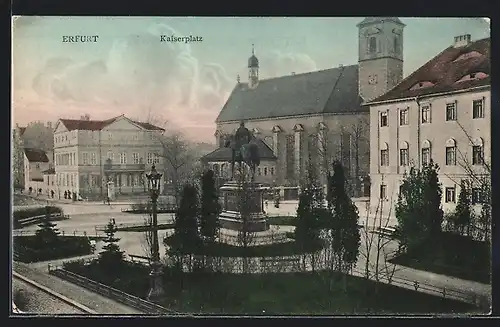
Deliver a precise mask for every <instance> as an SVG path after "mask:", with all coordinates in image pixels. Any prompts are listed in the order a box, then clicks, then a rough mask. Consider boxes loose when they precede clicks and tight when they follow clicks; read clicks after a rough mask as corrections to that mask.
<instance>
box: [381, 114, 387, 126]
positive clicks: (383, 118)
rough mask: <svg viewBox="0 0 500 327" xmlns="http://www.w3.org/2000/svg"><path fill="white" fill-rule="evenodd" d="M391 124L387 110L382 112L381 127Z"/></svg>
mask: <svg viewBox="0 0 500 327" xmlns="http://www.w3.org/2000/svg"><path fill="white" fill-rule="evenodd" d="M388 125H389V119H388V117H387V111H383V112H381V113H380V127H385V126H388Z"/></svg>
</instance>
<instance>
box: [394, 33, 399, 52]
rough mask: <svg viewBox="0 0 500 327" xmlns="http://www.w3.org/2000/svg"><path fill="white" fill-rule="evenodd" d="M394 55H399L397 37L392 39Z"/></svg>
mask: <svg viewBox="0 0 500 327" xmlns="http://www.w3.org/2000/svg"><path fill="white" fill-rule="evenodd" d="M394 53H395V54H399V39H398V37H397V36H396V37H394Z"/></svg>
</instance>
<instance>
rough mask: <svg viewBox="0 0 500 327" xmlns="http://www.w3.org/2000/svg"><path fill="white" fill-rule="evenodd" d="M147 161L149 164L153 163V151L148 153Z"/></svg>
mask: <svg viewBox="0 0 500 327" xmlns="http://www.w3.org/2000/svg"><path fill="white" fill-rule="evenodd" d="M147 163H148V165H151V164H153V154H152V153H148V156H147Z"/></svg>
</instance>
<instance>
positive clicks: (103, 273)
mask: <svg viewBox="0 0 500 327" xmlns="http://www.w3.org/2000/svg"><path fill="white" fill-rule="evenodd" d="M241 128H243V129H242V130H240V132H241V134H240V135H238V133H237V134H236V135H235V139H236V140H240V141H239V142H241V139H242V137H243V138H244V137H245V135H246V134H245V132H246V131H245V130H244V129H245V128H244V126H243V125H242V126H241ZM229 146H231V145H229ZM236 150H238V151H239V152H238V153H237V155H236V156H235V158H236V160H235V161H234V162H233V163H232V165H233V166H232V179H231V181H230V182H228V183H226V184H225V185H224V186H223V187H221V188H219V189H217V187H216V182H215V176H214V173H213V172H212V171H211V170H206V171H205V172H204V173H203V174H202V175H201V176H198V177H197V178H193V180H192V181H191V182H190V183H187V184H186V185H184V187H183V189H182V191H181V192H180V197H179V201H178V205H177V208H176V210H174V211H171V210H169V209H168V206H167V205H165V199H164V198H163V197H161V196H160V186H159V180H160V177H161V174H160V173H158V172H157V171H156V170H155V167H154V166H153V167H152V169H151V173H149V174H148V180H149V192H150V199H149V200H140V201H139V200H138V201H135V202H132V203H129V204H119V203H117V204H113V205H111V204H109V205H106V204H92V203H81V204H80V203H76V204H75V203H64V204H59V206H49V205H45V206H44V207H42V208H41V209H40V208H38V209H37V208H36V207H35V208H27V209H26V208H25V209H23V208H22V206H21V207H19V208H18V209H19V210H18V211H15V214H14V223H15V225H16V223H17V229H16V230H15V232H14V259H15V260H16V261H19V262H24V263H25V264H28V265H32V266H33V267H36V268H37V269H45V270H47V268H48V270H49V273H50V274H51V275H53V276H56V277H57V278H61V279H65V280H67V281H70V282H77V283H78V284H79V285H81V286H83V287H88V288H89V287H90V286H89V285H96V284H98V285H103V286H102V287H100V288H99V290H102V289H106V290H107V291H106V292H108V293H109V292H111V291H109V290H116V291H113V292H114V293H116V294H121V295H114V296H113V299H114V300H116V301H118V302H122V303H124V304H129V303H131V301H130V298H132V299H136V300H134V301H135V302H133V303H135V305H137V303H140V304H141V305H142V307H144V305H145V303H148V304H147V305H149V307H151V308H154V310H156V311H151V312H161V313H162V314H176V315H203V314H214V313H215V314H245V315H344V314H354V315H356V314H375V315H380V314H408V313H414V314H430V313H441V314H447V313H453V314H465V313H481V312H482V313H484V312H487V311H488V310H489V294H490V292H491V287H490V285H489V277H490V275H489V264H490V263H489V260H490V259H489V256H488V254H489V247H488V243H487V242H479V241H476V240H474V239H473V238H471V237H469V235H458V234H453V233H451V232H450V231H449V230H441V228H440V227H436V223H435V222H434V221H433V220H432V219H431V218H429V222H428V223H429V225H427V226H420V225H419V226H418V228H413V227H412V226H410V224H409V223H408V222H409V221H410V220H405V219H404V217H406V216H411V214H412V210H417V209H415V208H413V207H411V206H409V205H407V206H406V207H405V206H404V205H402V204H401V203H403V201H400V202H399V203H398V206H397V208H398V210H399V211H398V214H397V216H398V215H399V217H403V218H398V220H400V226H398V227H397V228H395V227H393V226H390V225H389V224H388V222H389V220H388V219H383V218H382V216H377V213H375V214H374V215H373V214H372V215H370V213H369V210H368V209H366V210H364V211H363V210H362V209H363V205H364V203H363V202H359V201H355V200H352V199H350V198H349V196H348V195H347V194H346V192H345V177H344V171H343V167H342V165H341V164H340V163H334V166H333V169H332V170H333V174H331V175H330V178H329V184H328V191H327V192H326V194H324V192H323V189H322V188H321V187H319V185H318V183H317V180H316V178H315V176H314V172H313V169H310V170H309V174H308V180H307V181H306V182H304V185H302V187H301V193H300V198H299V201H298V206H297V205H296V204H287V203H282V204H278V205H274V206H273V205H272V206H270V207H268V206H263V193H264V191H265V190H264V188H263V187H262V186H261V185H259V184H258V183H255V182H254V177H253V176H254V174H255V167H256V166H258V153H256V151H255V149H252V142H251V139H250V138H249V139H248V140H247V141H244V142H242V143H241V144H239V145H238V147H236ZM426 169H427V170H426ZM417 177H421V178H422V180H423V181H424V182H425V181H426V180H425V178H430V180H429V181H431V182H432V167H428V168H424V171H423V172H422V174H420V175H419V176H416V175H415V176H414V175H411V176H409V178H413V179H414V180H413V182H415V181H416V179H417ZM417 182H418V181H417ZM424 184H425V183H424ZM427 184H429V183H426V185H427ZM430 184H432V183H430ZM403 185H404V184H403ZM412 185H415V184H412ZM404 190H405V189H404V188H403V192H404ZM407 193H411V192H410V191H407ZM410 195H411V194H410ZM18 197H20V196H18ZM409 198H410V197H408V199H409ZM221 199H222V200H221ZM412 199H413V200H415V198H412ZM35 202H36V201H35ZM167 202H168V201H167ZM39 203H40V202H39ZM432 215H439V213H436V212H429V216H426V215H423V216H422V225H424V224H425V223H426V221H425V219H424V218H426V217H434V216H432ZM61 216H62V217H65V216H69V218H67V219H62V218H61V219H59V218H57V217H61ZM363 216H364V217H363ZM441 216H442V213H441ZM27 218H30V219H31V220H29V221H28V220H26V219H27ZM35 218H36V219H35ZM441 219H443V218H441ZM29 222H31V223H30V224H28V223H29ZM441 223H442V222H439V224H441ZM23 224H24V225H23ZM429 226H430V227H429ZM438 240H439V241H438ZM429 242H432V243H431V244H432V246H433V247H434V248H435V249H439V251H431V249H430V248H429V246H428V245H429ZM92 244H94V246H92ZM426 244H427V246H426ZM460 244H463V245H462V246H461V248H462V249H467V251H465V250H464V251H465V252H464V253H462V252H461V253H460V254H456V253H453V250H454V249H455V251H456V249H457V246H458V245H460ZM431 252H434V253H435V255H434V257H432V255H431V254H430V253H431ZM471 258H473V259H471ZM436 262H438V263H436ZM464 267H470V269H464ZM89 289H92V288H91V287H90V288H89ZM92 290H95V288H94V289H92ZM99 292H101V294H104V293H106V292H104V293H103V291H99ZM106 294H107V293H106ZM123 294H125V295H123ZM127 301H128V302H127ZM151 310H153V309H151ZM143 312H144V311H143Z"/></svg>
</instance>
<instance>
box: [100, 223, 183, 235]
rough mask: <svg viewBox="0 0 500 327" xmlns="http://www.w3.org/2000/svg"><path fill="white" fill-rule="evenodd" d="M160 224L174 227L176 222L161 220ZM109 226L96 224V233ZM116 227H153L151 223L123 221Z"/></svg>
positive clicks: (118, 228)
mask: <svg viewBox="0 0 500 327" xmlns="http://www.w3.org/2000/svg"><path fill="white" fill-rule="evenodd" d="M158 225H168V228H171V227H172V228H173V227H174V223H172V222H160V221H159V222H158ZM107 227H108V224H106V225H96V226H95V230H96V233H97V232H103V231H105V230H106V228H107ZM115 227H116V228H117V230H118V231H119V230H120V229H123V228H132V227H151V228H152V226H151V225H149V224H147V225H146V224H144V223H121V224H115Z"/></svg>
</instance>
